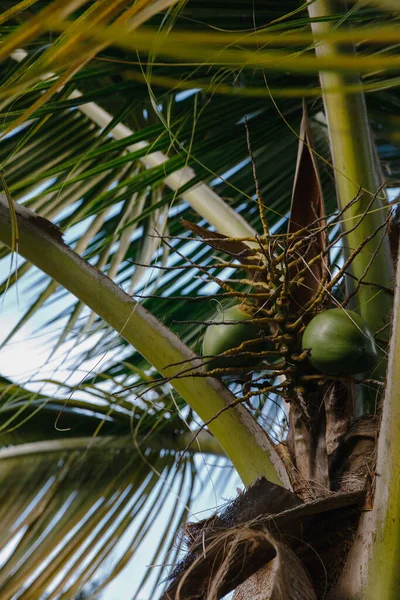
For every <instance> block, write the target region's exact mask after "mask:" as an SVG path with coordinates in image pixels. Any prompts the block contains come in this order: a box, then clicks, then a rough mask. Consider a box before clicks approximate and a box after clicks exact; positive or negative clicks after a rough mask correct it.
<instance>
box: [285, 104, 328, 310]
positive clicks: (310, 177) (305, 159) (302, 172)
mask: <svg viewBox="0 0 400 600" xmlns="http://www.w3.org/2000/svg"><path fill="white" fill-rule="evenodd" d="M313 149H314V143H313V138H312V131H311V125H310V121H309V118H308V115H307V110H306V106H305V104H303V118H302V120H301V126H300V139H299V147H298V153H297V164H296V173H295V176H294V183H293V191H292V203H291V208H290V218H289V225H288V234H289V235H293V234H295V233H296V232H298V231H299V232H300V231H301V230H304V229H308V231H307V232H306V233H304V231H303V233H299V236H296V238H295V242H297V241H298V240H299V239H300V236H301V237H304V238H307V239H305V241H304V246H303V247H301V248H299V249H298V252H297V256H294V257H293V259H296V258H301V259H302V260H301V261H300V262H299V263H298V264H296V265H294V266H292V268H291V269H290V270H289V279H290V280H292V279H293V277H295V276H296V274H297V273H298V272H299V271H300V270H302V269H304V267H305V266H306V263H308V262H309V261H310V260H311V259H313V258H315V257H316V256H318V255H319V254H320V253H322V252H323V251H324V250H325V249H326V245H327V244H326V235H325V232H321V231H318V229H319V228H320V227H324V226H325V224H326V223H325V219H324V217H325V207H324V200H323V195H322V187H321V182H320V179H319V174H318V165H317V162H316V160H315V155H314V153H313ZM317 220H318V221H317ZM312 224H314V225H312ZM310 226H311V227H310ZM312 231H314V232H315V235H314V236H312V237H310V235H309V234H310V233H311V232H312ZM292 244H293V241H292V242H291V245H292ZM326 275H327V264H326V262H325V260H322V259H321V261H317V262H316V263H314V264H313V265H312V266H311V267H310V269H309V270H308V271H307V272H306V274H305V276H304V281H303V282H302V284H301V285H299V286H298V287H295V288H294V289H293V291H292V294H291V296H292V305H293V309H294V310H298V309H299V308H301V307H302V306H304V304H306V303H307V302H308V301H309V300H310V299H311V298H312V297H313V295H314V294H315V292H316V291H317V290H318V289H319V286H320V282H321V280H322V278H323V276H325V277H326Z"/></svg>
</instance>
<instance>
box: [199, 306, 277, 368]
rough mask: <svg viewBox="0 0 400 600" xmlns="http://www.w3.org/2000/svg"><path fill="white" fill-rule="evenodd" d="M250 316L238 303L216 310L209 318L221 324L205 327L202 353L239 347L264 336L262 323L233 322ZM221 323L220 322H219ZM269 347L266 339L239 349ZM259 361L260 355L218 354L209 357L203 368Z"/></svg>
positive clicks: (244, 364)
mask: <svg viewBox="0 0 400 600" xmlns="http://www.w3.org/2000/svg"><path fill="white" fill-rule="evenodd" d="M252 318H253V315H252V314H250V313H249V312H245V311H244V310H242V308H241V305H240V304H236V305H235V306H231V307H230V308H224V309H223V310H222V311H220V312H218V313H216V314H215V315H214V316H213V318H212V319H211V320H212V321H214V322H216V323H221V325H209V326H208V327H207V330H206V333H205V336H204V340H203V355H204V356H217V355H218V354H221V353H222V352H225V351H226V350H233V349H234V348H238V347H239V346H240V345H241V344H242V343H243V342H247V341H250V340H256V339H257V338H260V337H261V336H262V335H263V330H265V326H263V325H260V324H258V323H246V322H244V323H237V322H236V321H249V320H250V319H252ZM222 323H223V324H222ZM270 348H271V344H268V343H267V341H266V340H263V341H260V343H257V344H248V345H246V346H245V348H243V349H242V352H262V351H263V350H264V351H265V350H268V349H270ZM257 360H258V361H260V360H261V357H260V358H258V357H254V356H253V357H251V356H242V355H241V354H239V355H233V354H232V355H229V356H226V357H224V356H219V357H218V358H214V359H212V360H207V361H206V364H205V368H206V370H207V371H211V370H212V369H221V368H240V367H249V366H253V365H255V364H256V363H257Z"/></svg>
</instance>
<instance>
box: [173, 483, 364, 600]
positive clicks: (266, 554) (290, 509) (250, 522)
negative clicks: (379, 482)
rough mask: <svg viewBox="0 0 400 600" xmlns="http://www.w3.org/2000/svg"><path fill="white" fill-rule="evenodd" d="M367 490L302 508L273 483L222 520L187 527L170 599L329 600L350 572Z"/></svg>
mask: <svg viewBox="0 0 400 600" xmlns="http://www.w3.org/2000/svg"><path fill="white" fill-rule="evenodd" d="M364 498H365V492H364V491H355V492H354V491H353V492H347V493H338V494H332V495H330V496H327V497H325V498H322V499H319V500H315V501H313V502H309V503H302V502H301V500H300V499H299V498H298V496H297V495H296V494H294V493H293V492H289V491H288V490H285V489H283V488H280V487H279V486H276V485H273V484H271V483H269V482H268V481H266V480H265V479H260V480H258V481H257V482H256V483H255V484H254V485H253V486H252V487H251V488H249V489H248V490H247V492H245V493H244V494H241V495H239V497H238V498H237V499H236V500H235V501H234V502H233V503H231V504H230V505H228V507H227V508H226V509H225V510H224V511H223V512H222V513H221V514H219V515H218V514H217V515H214V516H213V517H211V518H209V519H207V520H205V521H203V522H200V523H196V524H193V525H192V526H189V527H186V532H185V533H186V536H185V537H186V541H187V544H188V547H189V550H188V553H187V555H186V557H185V559H184V560H183V561H182V562H181V564H180V565H178V567H177V568H176V569H175V571H174V572H173V573H172V575H171V578H170V584H169V586H168V588H167V590H166V591H165V592H164V594H163V596H162V600H200V599H201V600H217V599H219V598H222V597H223V596H224V595H225V594H227V593H228V592H230V591H232V590H234V589H236V592H235V600H243V599H244V598H246V599H249V600H250V599H251V600H267V599H269V600H270V599H274V600H287V599H288V598H291V599H294V600H300V599H301V600H314V599H317V598H322V597H323V596H324V595H325V592H326V591H327V589H328V588H329V587H330V586H331V585H332V584H333V583H334V581H335V577H336V575H337V574H338V573H339V571H340V567H341V566H342V565H343V561H344V559H345V555H346V552H345V550H346V545H347V547H350V543H351V539H352V536H353V534H354V531H355V528H356V525H357V522H358V517H359V515H360V511H361V507H362V504H363V502H364Z"/></svg>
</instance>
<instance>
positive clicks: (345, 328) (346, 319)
mask: <svg viewBox="0 0 400 600" xmlns="http://www.w3.org/2000/svg"><path fill="white" fill-rule="evenodd" d="M302 348H303V350H305V349H309V350H310V356H309V360H310V363H311V364H312V365H313V366H314V367H315V368H316V369H317V370H318V371H321V373H327V374H329V375H338V376H339V375H357V373H363V372H364V371H369V370H370V369H372V368H373V367H374V366H375V365H376V363H377V361H378V352H377V349H376V345H375V340H374V336H373V335H372V333H371V331H370V329H369V327H368V325H367V324H366V322H365V321H364V319H362V318H361V317H360V315H358V314H357V313H355V312H353V311H351V310H344V309H342V308H332V309H329V310H325V311H323V312H321V313H319V314H318V315H317V316H316V317H314V318H313V319H312V321H310V323H309V324H308V325H307V327H306V329H305V331H304V334H303V339H302Z"/></svg>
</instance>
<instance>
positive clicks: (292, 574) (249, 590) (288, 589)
mask: <svg viewBox="0 0 400 600" xmlns="http://www.w3.org/2000/svg"><path fill="white" fill-rule="evenodd" d="M262 535H264V536H265V537H266V538H267V539H268V541H269V543H270V544H271V545H272V546H274V548H275V551H276V558H274V560H272V561H271V562H270V563H268V564H266V565H265V566H264V567H263V568H262V569H260V570H259V571H257V572H256V573H254V575H252V576H251V577H249V579H247V580H246V581H245V582H244V583H242V584H241V585H240V586H239V587H238V588H237V589H236V592H235V594H234V596H233V600H288V598H290V599H291V600H316V598H317V596H316V595H315V592H314V589H313V586H312V584H311V582H310V579H309V577H308V575H307V573H306V571H305V569H304V567H303V565H302V563H301V561H300V560H299V559H298V558H297V556H296V554H295V553H294V552H293V550H292V549H291V548H289V546H287V545H286V544H283V543H282V542H278V541H277V540H276V539H275V538H274V537H273V536H272V535H271V534H269V533H264V534H262Z"/></svg>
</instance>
